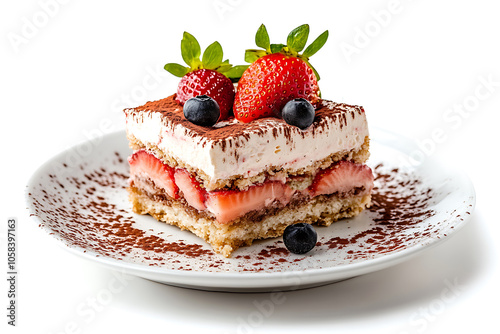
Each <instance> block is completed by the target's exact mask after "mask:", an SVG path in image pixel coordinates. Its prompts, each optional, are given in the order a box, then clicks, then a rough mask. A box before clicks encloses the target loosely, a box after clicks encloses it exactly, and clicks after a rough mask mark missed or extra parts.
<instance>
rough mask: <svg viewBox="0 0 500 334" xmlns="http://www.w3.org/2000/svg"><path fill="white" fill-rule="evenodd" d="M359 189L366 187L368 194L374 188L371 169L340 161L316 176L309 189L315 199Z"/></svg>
mask: <svg viewBox="0 0 500 334" xmlns="http://www.w3.org/2000/svg"><path fill="white" fill-rule="evenodd" d="M357 187H365V190H366V191H367V192H369V191H371V189H372V188H373V174H372V170H371V168H370V167H368V166H366V165H363V164H358V163H354V162H351V161H340V162H338V163H336V164H335V165H334V166H333V167H330V168H328V169H325V170H322V171H321V172H319V173H318V174H317V175H316V177H315V178H314V181H313V183H312V185H311V186H310V187H309V193H310V194H311V196H312V197H314V196H318V195H327V194H333V193H336V192H339V193H342V192H348V191H350V190H352V189H354V188H357Z"/></svg>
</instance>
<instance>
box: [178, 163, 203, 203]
mask: <svg viewBox="0 0 500 334" xmlns="http://www.w3.org/2000/svg"><path fill="white" fill-rule="evenodd" d="M174 178H175V183H176V184H177V186H178V187H179V189H180V191H181V192H182V194H183V196H184V199H185V200H186V201H187V202H188V204H189V205H191V206H192V207H193V208H195V209H197V210H199V211H203V210H205V209H206V208H207V207H206V206H205V196H206V193H207V192H206V190H205V189H204V188H203V187H202V186H201V185H200V183H199V182H198V181H197V180H196V178H195V177H194V176H192V175H191V174H189V172H188V171H187V170H185V169H176V170H175V174H174Z"/></svg>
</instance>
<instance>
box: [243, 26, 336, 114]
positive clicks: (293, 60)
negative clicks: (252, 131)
mask: <svg viewBox="0 0 500 334" xmlns="http://www.w3.org/2000/svg"><path fill="white" fill-rule="evenodd" d="M308 36H309V26H308V25H307V24H304V25H301V26H299V27H297V28H295V29H294V30H292V31H291V32H290V34H289V35H288V38H287V44H286V45H284V44H270V42H269V35H268V34H267V30H266V27H265V26H264V25H261V26H260V28H259V30H258V31H257V34H256V36H255V43H256V44H257V46H259V47H262V48H263V49H264V50H257V49H255V50H254V49H251V50H246V53H245V60H246V61H247V62H250V63H252V64H251V65H250V67H249V68H248V69H247V70H246V71H245V72H244V73H243V75H242V76H241V79H240V81H239V82H238V90H237V92H236V96H235V100H234V115H235V117H236V118H237V119H238V120H239V121H241V122H244V123H247V122H250V121H252V120H254V119H258V118H261V117H269V116H280V115H281V110H282V108H283V107H284V106H285V104H286V103H287V102H288V101H290V100H293V99H296V98H304V99H306V100H308V101H309V102H310V103H311V104H313V106H314V105H315V104H316V103H317V102H318V100H319V98H320V96H319V95H320V92H319V87H318V80H319V75H318V73H317V72H316V70H315V69H314V68H313V67H312V66H311V64H310V63H309V57H311V56H312V55H313V54H315V53H316V52H317V51H318V50H319V49H320V48H321V47H322V46H323V45H324V44H325V42H326V40H327V38H328V31H325V32H323V33H322V34H321V35H320V36H319V37H318V38H316V40H314V41H313V42H312V43H311V44H310V45H309V46H308V47H307V48H306V49H305V50H304V52H303V53H302V54H300V53H299V52H300V51H302V50H303V49H304V47H305V45H306V42H307V38H308Z"/></svg>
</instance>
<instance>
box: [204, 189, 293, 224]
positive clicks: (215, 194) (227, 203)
mask: <svg viewBox="0 0 500 334" xmlns="http://www.w3.org/2000/svg"><path fill="white" fill-rule="evenodd" d="M291 195H292V191H291V190H290V188H289V187H288V186H287V185H285V184H283V183H280V182H267V183H264V184H261V185H256V186H251V187H249V188H248V189H247V190H243V191H239V190H219V191H212V192H209V193H208V194H207V201H206V205H207V208H208V210H210V211H211V212H212V213H214V215H215V217H216V219H217V221H218V222H219V223H221V224H224V223H228V222H230V221H232V220H234V219H236V218H238V217H241V216H243V215H244V214H245V213H247V212H250V211H254V210H259V209H262V208H264V207H265V206H267V205H269V204H271V203H272V202H273V201H274V200H278V201H280V202H281V203H282V204H283V205H286V204H287V203H288V202H289V201H290V197H291Z"/></svg>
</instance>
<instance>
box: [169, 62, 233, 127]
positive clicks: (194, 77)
mask: <svg viewBox="0 0 500 334" xmlns="http://www.w3.org/2000/svg"><path fill="white" fill-rule="evenodd" d="M200 95H207V96H210V97H211V98H212V99H214V100H215V101H216V102H217V104H218V105H219V108H220V117H219V120H225V119H227V118H228V116H229V112H230V111H231V108H232V107H233V101H234V86H233V83H232V82H231V80H229V79H228V78H227V77H226V76H225V75H224V74H221V73H219V72H217V71H214V70H207V69H201V70H196V71H193V72H189V73H188V74H186V75H185V76H183V77H182V79H181V82H179V86H178V88H177V96H176V101H177V102H179V103H180V104H181V105H184V103H186V101H187V100H189V99H190V98H192V97H196V96H200Z"/></svg>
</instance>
